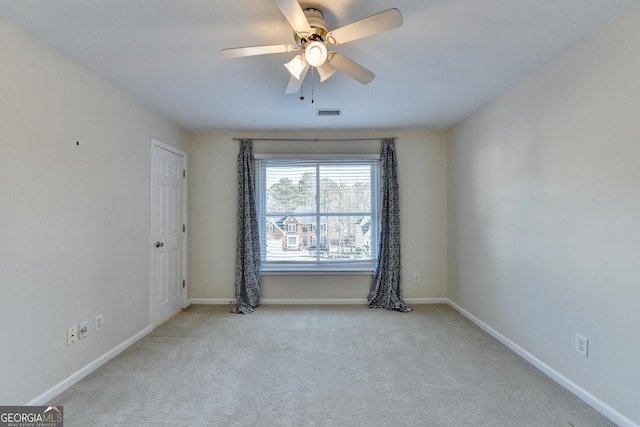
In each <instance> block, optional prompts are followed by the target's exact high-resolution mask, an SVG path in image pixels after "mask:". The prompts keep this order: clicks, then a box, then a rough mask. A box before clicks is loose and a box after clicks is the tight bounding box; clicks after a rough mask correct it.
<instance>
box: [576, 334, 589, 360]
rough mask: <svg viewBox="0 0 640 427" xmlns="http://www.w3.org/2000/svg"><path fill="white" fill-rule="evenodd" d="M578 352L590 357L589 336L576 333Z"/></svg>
mask: <svg viewBox="0 0 640 427" xmlns="http://www.w3.org/2000/svg"><path fill="white" fill-rule="evenodd" d="M576 353H578V354H580V355H582V356H584V357H589V338H585V337H583V336H582V335H579V334H576Z"/></svg>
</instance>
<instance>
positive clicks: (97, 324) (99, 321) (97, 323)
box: [93, 314, 104, 332]
mask: <svg viewBox="0 0 640 427" xmlns="http://www.w3.org/2000/svg"><path fill="white" fill-rule="evenodd" d="M93 322H94V323H93V327H94V330H95V332H98V331H100V330H102V328H103V327H104V319H103V318H102V314H98V315H97V316H96V317H94V318H93Z"/></svg>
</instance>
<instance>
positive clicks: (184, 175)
mask: <svg viewBox="0 0 640 427" xmlns="http://www.w3.org/2000/svg"><path fill="white" fill-rule="evenodd" d="M182 177H183V178H186V177H187V170H186V169H182Z"/></svg>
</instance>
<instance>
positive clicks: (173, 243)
mask: <svg viewBox="0 0 640 427" xmlns="http://www.w3.org/2000/svg"><path fill="white" fill-rule="evenodd" d="M167 148H169V147H163V146H161V145H159V144H158V143H157V142H154V144H153V146H152V152H151V159H152V168H151V173H152V185H151V186H152V189H151V190H152V197H151V200H152V211H151V215H152V218H151V221H152V237H153V242H152V245H153V247H152V250H153V256H152V262H153V267H152V268H153V279H152V282H153V283H152V293H153V307H152V310H153V323H154V325H158V324H160V323H162V322H163V321H165V320H167V319H168V318H170V317H171V316H173V315H174V314H175V313H176V312H178V311H180V310H181V309H182V306H183V290H182V288H183V283H184V282H183V280H184V274H183V265H184V262H183V244H184V242H183V240H184V239H183V235H184V224H185V223H184V220H183V217H184V200H183V198H184V188H183V179H184V170H185V167H184V164H185V158H184V156H182V155H180V154H178V153H176V152H173V151H169V150H168V149H167Z"/></svg>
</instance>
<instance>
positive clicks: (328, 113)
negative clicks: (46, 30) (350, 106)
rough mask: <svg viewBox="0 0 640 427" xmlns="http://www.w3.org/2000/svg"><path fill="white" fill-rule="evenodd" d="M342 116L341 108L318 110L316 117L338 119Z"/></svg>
mask: <svg viewBox="0 0 640 427" xmlns="http://www.w3.org/2000/svg"><path fill="white" fill-rule="evenodd" d="M341 115H342V109H341V108H316V116H318V117H338V116H341Z"/></svg>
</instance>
